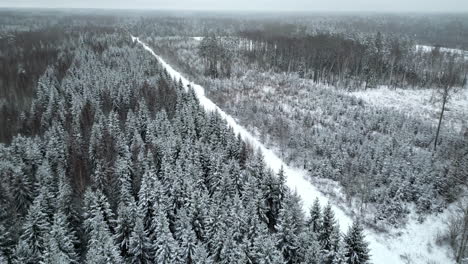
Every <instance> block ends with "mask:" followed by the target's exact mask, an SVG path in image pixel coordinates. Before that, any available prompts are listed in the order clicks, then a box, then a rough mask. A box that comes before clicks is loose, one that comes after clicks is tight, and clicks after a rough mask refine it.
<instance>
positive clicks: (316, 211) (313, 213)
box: [307, 198, 322, 232]
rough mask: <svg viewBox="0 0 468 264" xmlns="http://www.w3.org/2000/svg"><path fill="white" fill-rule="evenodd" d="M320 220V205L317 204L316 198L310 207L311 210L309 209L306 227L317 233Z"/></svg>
mask: <svg viewBox="0 0 468 264" xmlns="http://www.w3.org/2000/svg"><path fill="white" fill-rule="evenodd" d="M321 218H322V213H321V208H320V203H319V200H318V198H316V199H315V201H314V204H313V205H312V208H311V209H310V218H309V220H308V221H307V225H308V227H309V228H310V229H311V230H312V231H313V232H318V231H319V230H320V228H321V223H320V222H321Z"/></svg>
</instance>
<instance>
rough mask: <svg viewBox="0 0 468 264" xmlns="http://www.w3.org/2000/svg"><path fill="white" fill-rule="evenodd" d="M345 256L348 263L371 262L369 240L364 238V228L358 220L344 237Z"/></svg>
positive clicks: (361, 263)
mask: <svg viewBox="0 0 468 264" xmlns="http://www.w3.org/2000/svg"><path fill="white" fill-rule="evenodd" d="M344 244H345V246H344V257H345V260H346V263H348V264H365V263H369V259H370V255H369V249H368V248H367V242H366V241H365V238H364V230H363V228H362V226H361V224H360V223H359V222H358V221H355V222H354V223H353V226H352V227H350V229H349V230H348V233H347V234H346V236H345V237H344Z"/></svg>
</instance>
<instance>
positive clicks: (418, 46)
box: [415, 45, 468, 59]
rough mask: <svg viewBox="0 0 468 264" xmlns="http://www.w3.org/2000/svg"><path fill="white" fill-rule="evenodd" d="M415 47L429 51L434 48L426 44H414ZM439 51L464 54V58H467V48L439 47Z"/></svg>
mask: <svg viewBox="0 0 468 264" xmlns="http://www.w3.org/2000/svg"><path fill="white" fill-rule="evenodd" d="M415 47H416V50H422V51H423V52H431V51H432V50H433V49H435V47H434V46H428V45H416V46H415ZM440 51H441V52H447V53H452V54H460V55H463V56H465V59H468V51H467V50H461V49H451V48H444V47H440Z"/></svg>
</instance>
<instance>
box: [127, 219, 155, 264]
mask: <svg viewBox="0 0 468 264" xmlns="http://www.w3.org/2000/svg"><path fill="white" fill-rule="evenodd" d="M153 254H154V252H152V251H151V242H150V240H149V238H148V234H147V232H146V230H145V228H144V225H143V220H142V219H141V218H139V217H138V218H137V219H136V221H135V227H134V229H133V231H132V234H131V236H130V243H129V249H128V255H129V257H128V258H127V259H128V262H129V263H132V264H147V263H148V264H149V263H152V261H151V260H152V255H153Z"/></svg>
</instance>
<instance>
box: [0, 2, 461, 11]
mask: <svg viewBox="0 0 468 264" xmlns="http://www.w3.org/2000/svg"><path fill="white" fill-rule="evenodd" d="M0 7H41V8H118V9H186V10H246V11H251V10H254V11H258V10H265V11H280V10H285V11H382V12H394V11H396V12H400V11H403V12H415V11H416V12H468V0H0Z"/></svg>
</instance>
